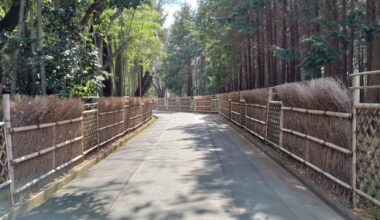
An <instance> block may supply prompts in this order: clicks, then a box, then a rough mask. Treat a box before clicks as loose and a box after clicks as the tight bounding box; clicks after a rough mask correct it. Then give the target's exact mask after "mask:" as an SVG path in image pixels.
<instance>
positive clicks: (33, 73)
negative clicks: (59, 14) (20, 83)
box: [29, 1, 37, 96]
mask: <svg viewBox="0 0 380 220" xmlns="http://www.w3.org/2000/svg"><path fill="white" fill-rule="evenodd" d="M29 13H30V41H31V45H30V48H31V51H32V53H33V55H34V54H36V26H35V22H36V19H35V16H34V5H33V1H32V2H31V5H30V11H29ZM30 70H31V71H30V75H31V78H32V86H31V95H33V96H34V95H36V94H37V90H36V89H37V67H36V64H35V62H34V61H33V62H32V65H31V67H30Z"/></svg>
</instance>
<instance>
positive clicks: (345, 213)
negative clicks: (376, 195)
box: [220, 117, 360, 220]
mask: <svg viewBox="0 0 380 220" xmlns="http://www.w3.org/2000/svg"><path fill="white" fill-rule="evenodd" d="M220 118H222V119H223V120H224V121H227V122H228V124H229V125H230V127H231V128H234V129H235V130H236V131H237V132H238V133H239V134H240V135H241V136H242V137H244V138H245V139H246V140H248V141H249V142H251V143H252V144H253V145H254V146H255V147H257V148H258V149H259V150H261V151H262V152H263V153H265V154H266V155H267V156H268V157H269V158H271V159H272V160H273V161H275V162H276V163H277V164H278V165H280V166H281V167H282V168H284V169H285V170H286V171H287V172H289V173H290V174H292V176H294V177H295V178H296V179H297V180H298V181H300V182H301V183H302V184H303V185H305V186H306V188H308V189H309V190H310V191H311V192H312V193H313V194H315V195H316V196H317V197H318V198H319V199H320V200H322V201H323V202H324V203H325V204H326V205H328V206H329V207H330V208H332V209H333V210H334V211H335V212H337V213H338V214H340V215H341V216H342V217H344V219H350V220H358V219H360V218H359V217H358V216H356V215H355V214H354V213H353V212H352V211H351V210H350V209H348V208H346V207H344V206H343V205H342V204H341V203H340V202H339V201H338V200H332V199H330V197H329V196H328V195H327V193H326V192H324V191H322V190H321V189H320V188H319V187H318V186H317V185H316V184H314V183H313V182H312V181H310V180H308V179H307V178H305V177H303V176H301V175H300V174H298V173H297V171H295V170H294V169H292V168H291V167H289V166H287V165H286V164H285V163H284V162H283V161H282V160H280V159H279V158H277V157H276V156H274V155H272V154H271V152H269V150H268V149H266V148H265V146H266V145H265V144H263V143H261V142H260V141H259V140H258V139H257V138H255V137H254V136H252V135H250V134H248V133H247V132H245V130H244V129H243V128H241V127H239V126H238V125H236V124H234V123H233V122H231V121H230V120H227V119H226V118H224V117H220Z"/></svg>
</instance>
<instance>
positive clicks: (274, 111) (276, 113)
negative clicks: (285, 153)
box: [267, 102, 281, 144]
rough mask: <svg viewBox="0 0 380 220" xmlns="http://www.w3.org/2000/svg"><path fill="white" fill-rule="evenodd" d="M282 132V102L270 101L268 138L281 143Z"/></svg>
mask: <svg viewBox="0 0 380 220" xmlns="http://www.w3.org/2000/svg"><path fill="white" fill-rule="evenodd" d="M280 133H281V103H273V102H269V109H268V126H267V139H268V140H269V141H271V142H273V143H275V144H280Z"/></svg>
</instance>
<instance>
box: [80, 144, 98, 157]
mask: <svg viewBox="0 0 380 220" xmlns="http://www.w3.org/2000/svg"><path fill="white" fill-rule="evenodd" d="M96 148H98V145H95V146H93V147H91V148H90V149H87V150H86V151H84V152H83V155H87V154H89V153H90V152H91V151H93V150H95V149H96Z"/></svg>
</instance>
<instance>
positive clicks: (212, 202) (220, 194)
mask: <svg viewBox="0 0 380 220" xmlns="http://www.w3.org/2000/svg"><path fill="white" fill-rule="evenodd" d="M156 115H157V116H159V119H158V121H157V122H156V123H155V124H154V125H152V126H151V127H149V128H148V129H146V130H145V131H143V132H142V133H141V134H139V135H138V136H136V137H135V138H133V139H132V140H131V141H130V142H128V143H127V144H125V145H124V146H123V147H121V148H120V149H119V150H118V151H116V152H115V153H113V154H111V155H110V156H108V157H107V158H106V159H104V160H103V161H101V162H100V163H98V164H97V165H95V166H94V167H92V168H91V169H90V170H89V171H88V172H87V173H86V174H85V175H83V176H81V177H79V178H77V179H76V180H74V181H73V182H72V183H71V184H70V185H69V186H67V187H66V188H65V189H63V190H61V191H59V192H57V193H56V194H55V196H54V197H52V198H50V199H49V200H48V201H47V202H46V203H44V204H43V205H42V206H40V207H38V208H36V209H34V210H32V211H31V212H29V213H28V214H27V216H25V217H24V219H127V220H128V219H147V220H150V219H152V220H153V219H155V220H156V219H158V220H161V219H162V220H163V219H215V220H223V219H290V220H296V219H300V220H306V219H329V220H330V219H343V218H342V217H341V216H339V215H338V214H337V213H335V212H334V211H333V210H332V209H331V208H330V207H328V206H327V205H325V204H324V203H323V202H322V201H321V200H320V199H318V197H316V196H315V195H314V194H313V193H311V192H310V191H309V190H308V189H307V188H306V187H305V186H303V185H302V184H301V183H300V182H299V181H298V180H296V179H295V178H294V177H293V176H292V175H291V174H289V173H287V172H286V171H285V170H284V169H282V168H281V167H280V166H279V165H277V164H276V163H275V162H273V161H272V160H271V159H269V158H268V157H267V156H266V155H265V154H263V153H262V152H261V151H259V150H258V149H257V148H256V147H255V146H253V145H252V143H250V142H248V141H247V140H246V139H244V138H243V137H242V136H240V135H239V134H238V133H237V132H236V131H235V130H234V129H233V128H231V127H230V126H229V125H228V124H227V123H226V122H225V120H224V119H222V118H221V117H220V116H217V115H203V114H194V113H163V112H158V113H157V114H156Z"/></svg>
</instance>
